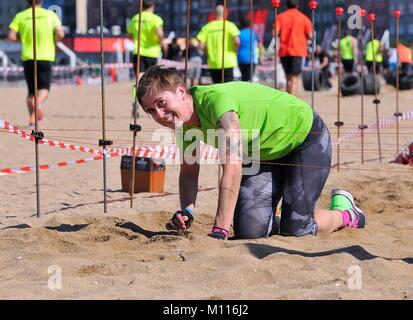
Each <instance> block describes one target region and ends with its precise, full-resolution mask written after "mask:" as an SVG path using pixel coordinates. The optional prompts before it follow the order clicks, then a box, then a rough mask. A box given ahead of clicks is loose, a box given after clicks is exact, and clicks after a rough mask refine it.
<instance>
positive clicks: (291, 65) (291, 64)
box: [280, 57, 303, 76]
mask: <svg viewBox="0 0 413 320" xmlns="http://www.w3.org/2000/svg"><path fill="white" fill-rule="evenodd" d="M280 60H281V64H282V66H283V69H284V72H285V74H286V75H287V76H298V75H299V74H300V73H301V68H302V65H303V57H281V58H280Z"/></svg>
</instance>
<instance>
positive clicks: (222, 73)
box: [221, 0, 227, 83]
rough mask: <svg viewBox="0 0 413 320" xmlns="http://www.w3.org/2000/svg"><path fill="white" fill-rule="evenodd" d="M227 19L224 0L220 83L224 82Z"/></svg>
mask: <svg viewBox="0 0 413 320" xmlns="http://www.w3.org/2000/svg"><path fill="white" fill-rule="evenodd" d="M226 18H227V0H224V16H223V18H222V21H223V22H222V59H221V62H222V65H221V82H222V83H224V81H225V70H224V60H225V21H226Z"/></svg>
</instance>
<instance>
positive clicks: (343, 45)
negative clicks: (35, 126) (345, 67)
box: [340, 36, 354, 60]
mask: <svg viewBox="0 0 413 320" xmlns="http://www.w3.org/2000/svg"><path fill="white" fill-rule="evenodd" d="M340 49H341V59H344V60H354V49H353V37H351V36H346V37H344V38H343V39H341V40H340Z"/></svg>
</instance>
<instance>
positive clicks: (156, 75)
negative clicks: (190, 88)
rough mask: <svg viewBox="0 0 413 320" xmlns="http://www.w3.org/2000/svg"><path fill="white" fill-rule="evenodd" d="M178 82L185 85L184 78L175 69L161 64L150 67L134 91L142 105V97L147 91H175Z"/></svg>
mask: <svg viewBox="0 0 413 320" xmlns="http://www.w3.org/2000/svg"><path fill="white" fill-rule="evenodd" d="M180 84H181V85H183V86H186V85H185V81H184V79H183V78H182V77H181V75H180V74H179V73H178V72H177V71H176V70H175V69H170V68H166V67H165V66H163V65H155V66H153V67H150V68H149V69H148V70H146V72H145V73H144V74H143V75H142V77H141V78H140V80H139V84H138V90H137V92H136V94H137V96H138V101H139V103H140V104H141V105H142V98H143V97H144V96H146V95H147V94H148V93H149V92H152V93H153V92H156V93H157V92H160V91H170V92H175V90H176V88H177V87H178V85H180Z"/></svg>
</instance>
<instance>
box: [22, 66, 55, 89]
mask: <svg viewBox="0 0 413 320" xmlns="http://www.w3.org/2000/svg"><path fill="white" fill-rule="evenodd" d="M52 63H53V62H51V61H37V89H38V90H42V89H43V90H50V83H51V82H52ZM23 68H24V77H25V78H26V83H27V87H28V89H29V95H31V96H32V95H34V61H33V60H28V61H24V62H23Z"/></svg>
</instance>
